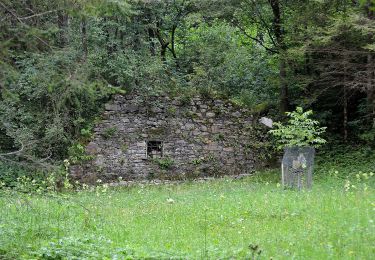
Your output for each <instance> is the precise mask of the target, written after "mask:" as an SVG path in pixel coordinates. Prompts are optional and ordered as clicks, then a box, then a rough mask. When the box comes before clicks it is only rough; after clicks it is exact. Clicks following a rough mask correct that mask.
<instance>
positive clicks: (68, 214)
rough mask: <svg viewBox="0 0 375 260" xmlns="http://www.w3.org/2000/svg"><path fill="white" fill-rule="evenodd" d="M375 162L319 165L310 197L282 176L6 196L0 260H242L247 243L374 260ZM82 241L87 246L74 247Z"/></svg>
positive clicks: (265, 252) (306, 254) (306, 255)
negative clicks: (374, 172)
mask: <svg viewBox="0 0 375 260" xmlns="http://www.w3.org/2000/svg"><path fill="white" fill-rule="evenodd" d="M374 162H375V161H374V160H363V161H362V162H357V163H356V167H353V161H351V163H350V162H349V161H348V162H347V164H346V163H345V162H342V163H338V162H337V161H336V162H335V164H330V163H329V162H328V163H325V164H322V163H320V166H319V167H317V170H316V173H317V174H316V176H315V182H314V185H313V189H312V190H311V191H302V192H298V191H294V190H283V189H282V188H281V187H279V184H278V182H277V180H278V175H279V173H278V172H277V171H268V172H263V173H259V174H257V175H255V176H252V177H247V178H245V179H241V180H232V179H220V180H214V181H207V182H203V183H192V182H189V183H184V184H179V185H159V186H141V185H137V186H134V187H131V188H125V187H123V188H112V189H108V190H105V189H104V190H103V189H98V192H95V191H80V192H76V193H65V194H58V195H57V194H55V195H54V194H51V195H28V194H23V193H18V192H15V191H3V192H2V193H1V197H0V212H1V216H0V259H2V258H4V259H15V258H21V259H22V258H24V259H30V258H33V257H34V259H39V258H43V257H44V258H45V259H59V258H53V256H56V254H59V253H61V252H62V251H64V252H63V253H61V254H62V255H64V254H65V253H66V254H65V255H69V254H71V255H74V254H75V255H77V254H78V255H79V254H80V253H81V254H83V253H84V251H85V250H86V251H87V252H88V251H90V252H96V253H97V255H96V256H95V255H94V256H92V258H93V259H95V258H98V259H102V258H104V256H107V257H108V258H110V257H111V256H112V257H113V255H114V254H115V253H114V252H119V251H118V250H119V249H121V250H122V251H121V252H122V253H123V255H124V254H127V255H133V258H137V259H138V258H142V257H144V258H147V257H154V258H157V259H160V258H170V257H172V256H174V257H176V258H183V259H217V258H226V259H227V258H230V257H233V258H235V259H237V258H245V256H247V257H250V256H251V253H252V251H251V249H249V245H252V246H253V247H254V246H258V249H260V250H261V253H260V255H258V257H259V259H270V257H272V258H273V259H291V258H296V259H372V258H373V256H374V255H375V250H374V245H375V223H374V222H373V221H374V215H375V192H374V187H375V185H374V179H375V176H370V174H369V173H370V170H371V169H375V167H374ZM350 167H352V168H350ZM359 170H362V171H363V172H366V174H367V177H366V175H365V174H363V173H360V172H359ZM357 174H358V175H357ZM348 181H349V182H350V183H349V182H348ZM83 238H87V239H88V240H87V241H88V242H87V245H86V247H85V242H82V243H81V242H79V243H78V242H77V241H76V240H74V239H83ZM103 239H107V240H111V241H112V242H111V243H108V244H106V243H107V242H103ZM69 241H70V242H69ZM50 242H55V244H51V243H50ZM80 243H81V244H80ZM59 250H60V251H59ZM56 251H58V252H57V253H56ZM77 251H79V252H78V253H77ZM74 252H75V253H74ZM54 254H55V255H54ZM48 255H50V256H51V257H50V258H48V257H47V256H48ZM82 258H83V255H81V257H78V258H77V259H82ZM130 258H131V257H130ZM72 259H74V258H72ZM120 259H121V258H120Z"/></svg>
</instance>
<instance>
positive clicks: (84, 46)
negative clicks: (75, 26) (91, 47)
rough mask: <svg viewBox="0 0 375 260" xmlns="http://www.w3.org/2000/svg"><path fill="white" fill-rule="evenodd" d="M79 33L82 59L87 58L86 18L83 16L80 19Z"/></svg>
mask: <svg viewBox="0 0 375 260" xmlns="http://www.w3.org/2000/svg"><path fill="white" fill-rule="evenodd" d="M81 35H82V50H83V60H84V61H86V60H87V55H88V49H87V20H86V17H85V16H83V17H82V20H81Z"/></svg>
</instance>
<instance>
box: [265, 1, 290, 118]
mask: <svg viewBox="0 0 375 260" xmlns="http://www.w3.org/2000/svg"><path fill="white" fill-rule="evenodd" d="M268 2H269V4H270V5H271V9H272V13H273V30H274V33H275V38H276V43H277V46H276V47H277V49H278V50H279V55H280V63H279V77H280V111H281V113H285V112H287V111H288V110H289V96H288V85H287V82H286V61H285V54H286V46H285V42H284V34H283V28H282V20H281V9H280V2H279V0H268Z"/></svg>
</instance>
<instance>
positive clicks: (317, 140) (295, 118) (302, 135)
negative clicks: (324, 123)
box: [270, 107, 326, 149]
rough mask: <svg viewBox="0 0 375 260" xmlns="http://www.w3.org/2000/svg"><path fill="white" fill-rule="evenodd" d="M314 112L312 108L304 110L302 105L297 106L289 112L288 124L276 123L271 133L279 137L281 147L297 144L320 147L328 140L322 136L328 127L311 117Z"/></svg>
mask: <svg viewBox="0 0 375 260" xmlns="http://www.w3.org/2000/svg"><path fill="white" fill-rule="evenodd" d="M312 114H313V112H312V110H308V111H305V112H304V111H303V109H302V107H297V109H296V111H293V112H287V116H288V117H289V120H288V124H286V125H283V124H282V123H279V122H275V123H274V129H272V130H270V133H271V134H272V135H273V136H274V137H275V138H276V139H277V142H278V144H279V146H278V148H279V149H282V148H284V147H295V146H299V147H307V146H312V147H319V146H321V145H322V144H324V143H325V142H326V140H324V139H323V138H322V137H320V135H321V134H323V133H324V132H325V129H326V127H319V122H318V121H317V120H313V119H311V118H310V116H311V115H312Z"/></svg>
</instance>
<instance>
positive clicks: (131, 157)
mask: <svg viewBox="0 0 375 260" xmlns="http://www.w3.org/2000/svg"><path fill="white" fill-rule="evenodd" d="M197 108H198V110H197ZM106 110H107V111H106V112H105V113H106V114H108V116H107V117H105V120H103V121H102V122H101V123H99V124H97V125H96V126H95V128H94V137H93V140H92V141H91V142H90V143H89V144H88V145H87V147H86V151H87V153H88V154H90V155H92V156H94V158H93V160H91V161H89V162H87V163H84V164H82V165H81V166H79V167H78V166H74V167H73V168H72V169H74V176H75V177H77V176H78V177H79V179H81V180H90V181H92V180H93V179H95V178H100V179H103V180H105V181H111V180H114V179H116V178H119V177H121V178H122V179H123V180H132V179H145V178H164V179H165V178H178V177H180V178H188V177H189V176H193V177H194V178H196V177H203V176H219V175H223V174H246V173H249V172H251V171H252V170H253V169H254V161H255V160H254V153H253V152H252V151H251V140H250V138H249V136H251V133H250V131H252V130H251V129H252V128H251V127H250V128H249V127H247V126H248V125H249V124H251V123H252V116H251V115H250V114H249V113H248V112H247V111H245V110H241V111H239V110H236V109H235V108H234V107H233V106H232V105H231V104H230V103H228V102H226V101H222V100H214V101H212V100H211V101H209V100H204V99H202V98H200V97H194V98H193V99H192V100H191V102H190V104H189V102H181V100H179V98H170V97H167V96H152V97H145V96H143V95H135V94H132V95H127V96H121V95H117V96H116V97H115V98H114V100H113V101H111V102H110V103H109V104H107V105H106ZM108 129H112V130H113V131H112V130H111V131H112V132H113V133H112V134H111V136H110V137H109V138H108V131H109V130H108ZM111 131H109V132H111ZM105 133H107V137H105V136H106V135H105ZM150 141H151V142H154V144H155V142H156V143H157V144H161V147H160V149H159V148H158V149H159V151H157V152H156V154H158V156H162V157H161V158H159V159H158V160H162V161H163V160H165V161H167V160H170V161H171V162H172V164H171V166H170V167H169V168H168V169H165V168H163V167H160V165H159V164H158V163H157V162H155V160H153V159H152V158H150V157H149V156H150V155H149V154H148V153H149V152H150V151H148V150H149V147H148V142H149V143H151V142H150ZM245 147H246V149H245ZM249 147H250V148H249ZM152 149H155V148H152ZM152 149H151V151H152V152H153V153H151V154H155V151H154V150H152ZM245 150H246V152H245ZM155 156H156V155H155Z"/></svg>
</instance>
